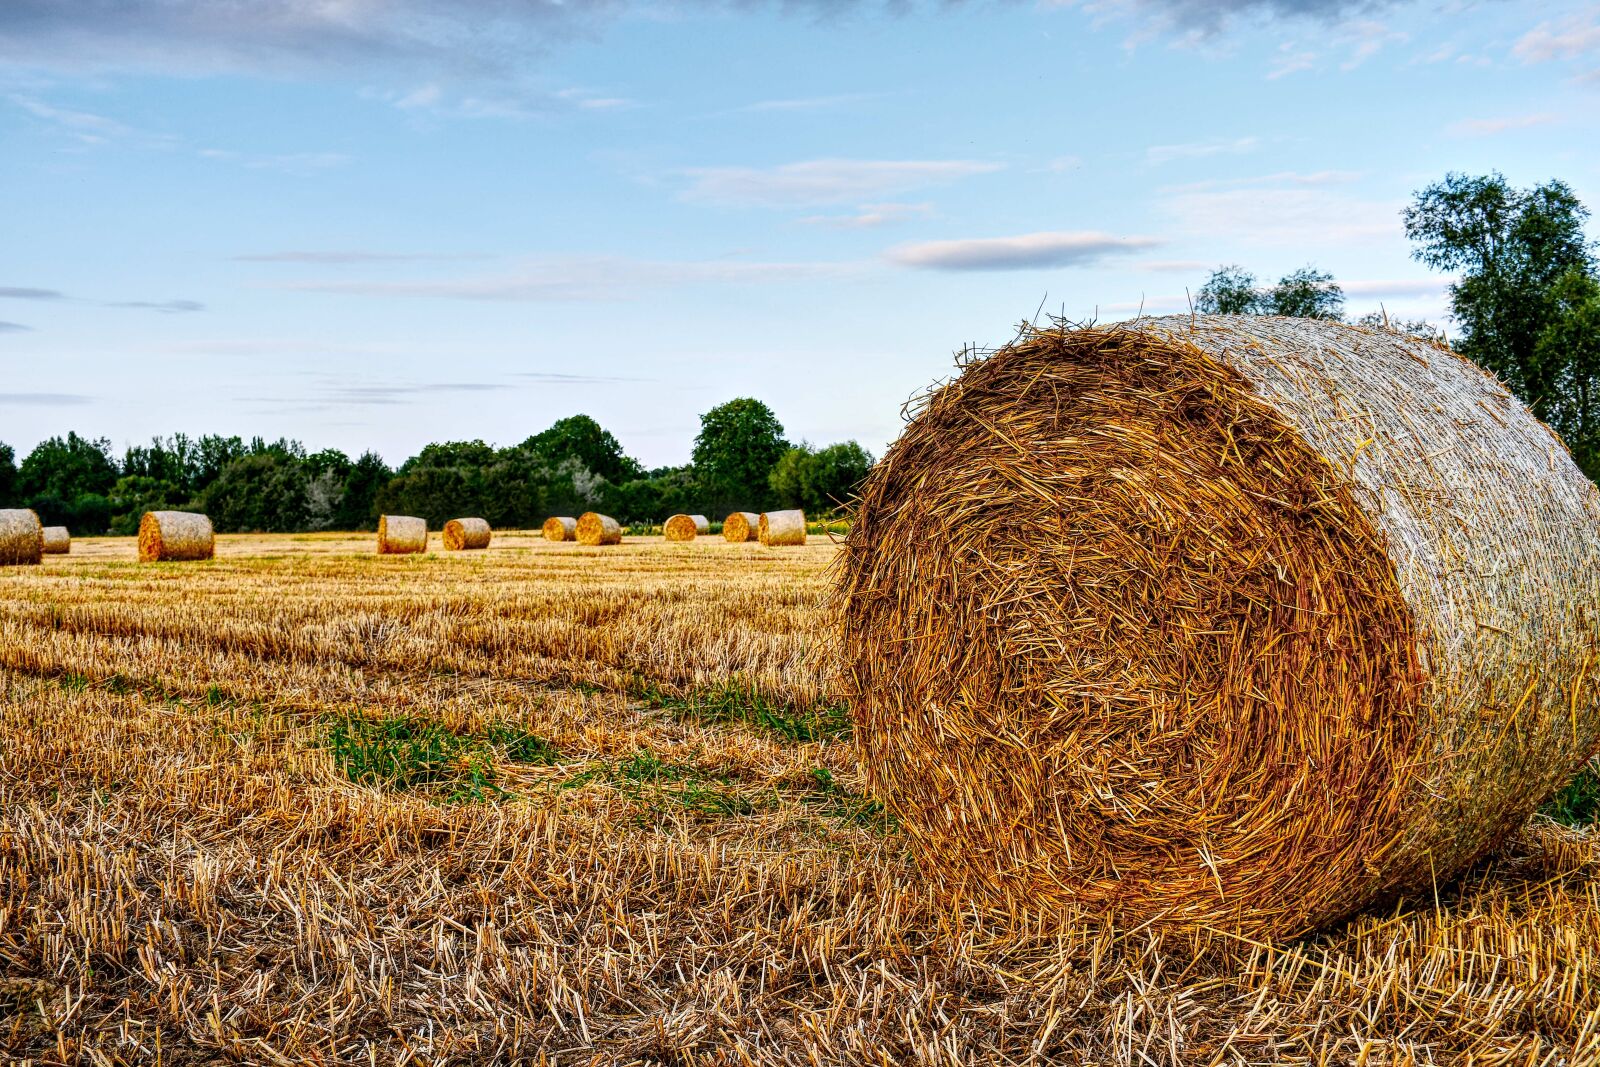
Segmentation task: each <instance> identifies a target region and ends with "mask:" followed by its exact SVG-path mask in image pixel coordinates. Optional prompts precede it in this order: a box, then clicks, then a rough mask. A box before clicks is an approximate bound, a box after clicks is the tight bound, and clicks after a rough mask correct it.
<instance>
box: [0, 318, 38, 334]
mask: <svg viewBox="0 0 1600 1067" xmlns="http://www.w3.org/2000/svg"><path fill="white" fill-rule="evenodd" d="M32 329H33V327H32V326H24V325H22V323H20V322H3V321H0V333H23V332H26V331H28V330H32Z"/></svg>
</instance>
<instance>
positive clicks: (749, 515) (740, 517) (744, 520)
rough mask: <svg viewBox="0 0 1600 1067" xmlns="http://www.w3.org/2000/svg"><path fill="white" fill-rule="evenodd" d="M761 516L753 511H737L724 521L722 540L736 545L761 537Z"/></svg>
mask: <svg viewBox="0 0 1600 1067" xmlns="http://www.w3.org/2000/svg"><path fill="white" fill-rule="evenodd" d="M760 527H761V516H759V515H757V514H756V513H755V512H753V511H735V512H734V513H733V514H732V515H729V516H728V517H727V518H725V519H723V520H722V539H723V540H724V541H732V542H734V543H735V544H737V543H739V542H742V541H754V540H756V539H757V538H758V537H760Z"/></svg>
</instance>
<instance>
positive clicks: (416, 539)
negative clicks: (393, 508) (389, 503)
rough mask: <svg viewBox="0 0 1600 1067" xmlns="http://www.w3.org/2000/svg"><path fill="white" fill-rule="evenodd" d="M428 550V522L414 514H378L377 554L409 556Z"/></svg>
mask: <svg viewBox="0 0 1600 1067" xmlns="http://www.w3.org/2000/svg"><path fill="white" fill-rule="evenodd" d="M427 550H428V524H427V522H426V521H425V520H423V519H419V518H417V517H416V516H415V515H380V516H378V555H380V556H409V555H413V554H415V553H417V552H426V551H427Z"/></svg>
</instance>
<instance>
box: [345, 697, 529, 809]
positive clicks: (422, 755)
mask: <svg viewBox="0 0 1600 1067" xmlns="http://www.w3.org/2000/svg"><path fill="white" fill-rule="evenodd" d="M321 747H322V748H324V749H326V750H327V752H328V753H329V755H331V756H332V757H333V761H334V765H335V766H337V767H338V768H339V770H340V772H341V773H343V774H344V776H345V777H346V778H348V779H350V781H352V782H355V783H356V784H358V785H377V786H382V787H384V788H386V789H402V790H404V789H426V790H429V791H432V792H436V793H439V794H441V795H442V796H443V797H444V798H445V799H446V800H450V801H454V802H481V801H486V800H495V799H499V798H501V797H505V796H509V795H510V794H508V793H507V792H506V791H505V790H504V789H502V788H500V786H499V785H498V784H497V782H496V779H497V775H496V773H495V767H494V757H495V756H496V754H499V755H502V756H504V758H505V759H507V760H509V761H511V762H513V763H554V762H555V761H556V760H558V759H560V757H561V753H560V752H559V751H558V750H557V749H556V748H555V746H553V745H551V744H550V743H549V742H548V741H546V740H544V739H543V738H541V737H539V736H538V735H537V734H533V733H530V732H528V731H527V730H524V729H522V728H521V727H518V726H514V725H511V724H508V723H491V724H490V725H489V728H488V729H487V730H486V731H485V732H484V733H483V734H481V735H479V734H458V733H455V732H454V731H452V730H450V729H449V728H448V727H446V726H444V725H443V724H441V723H437V722H434V721H432V720H430V719H425V718H422V717H420V716H407V715H396V716H390V717H389V718H384V719H369V718H364V717H361V716H354V715H351V716H345V717H343V718H336V719H331V720H328V721H327V722H326V723H325V724H324V729H323V734H322V739H321Z"/></svg>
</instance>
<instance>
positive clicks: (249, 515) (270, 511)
mask: <svg viewBox="0 0 1600 1067" xmlns="http://www.w3.org/2000/svg"><path fill="white" fill-rule="evenodd" d="M309 485H310V478H309V476H308V471H307V468H306V463H305V459H304V456H303V455H297V454H296V453H295V452H294V451H293V450H291V449H288V448H277V447H265V448H263V449H261V450H260V451H258V452H254V453H253V454H251V455H247V456H244V457H242V458H240V459H236V460H234V461H233V462H232V463H230V464H228V465H227V467H225V468H223V471H222V473H221V475H219V476H218V477H217V479H216V480H215V481H214V482H212V483H211V484H210V485H208V486H207V487H206V488H205V490H204V491H203V492H202V493H201V494H200V500H199V505H200V509H201V510H202V511H204V512H205V513H206V514H207V515H209V516H211V522H212V525H213V526H214V527H215V528H216V529H218V530H231V531H254V532H261V533H287V532H291V531H295V530H303V529H306V528H307V527H308V525H309V517H310V512H309V508H308V506H307V505H308V502H307V489H308V487H309Z"/></svg>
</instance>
